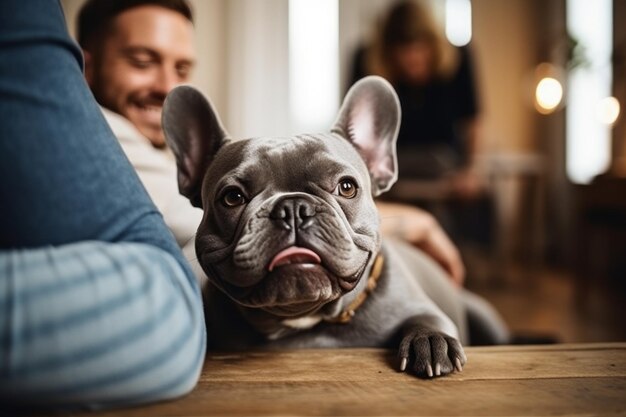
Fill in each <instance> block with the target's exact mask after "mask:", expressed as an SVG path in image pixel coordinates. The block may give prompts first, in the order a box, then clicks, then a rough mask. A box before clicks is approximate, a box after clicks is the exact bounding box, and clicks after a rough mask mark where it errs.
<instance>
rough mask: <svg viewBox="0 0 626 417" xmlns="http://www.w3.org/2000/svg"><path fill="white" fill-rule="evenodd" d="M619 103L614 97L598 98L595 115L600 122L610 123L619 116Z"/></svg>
mask: <svg viewBox="0 0 626 417" xmlns="http://www.w3.org/2000/svg"><path fill="white" fill-rule="evenodd" d="M619 112H620V105H619V101H618V100H617V99H616V98H615V97H606V98H603V99H602V100H600V102H599V103H598V107H597V108H596V116H597V117H598V120H600V122H601V123H604V124H606V125H612V124H613V123H615V121H616V120H617V118H618V117H619Z"/></svg>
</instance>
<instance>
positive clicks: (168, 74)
mask: <svg viewBox="0 0 626 417" xmlns="http://www.w3.org/2000/svg"><path fill="white" fill-rule="evenodd" d="M182 82H183V80H181V79H180V77H179V76H178V74H177V73H176V70H175V69H170V68H165V67H162V68H160V69H159V71H158V73H157V74H156V79H155V82H154V88H155V89H156V90H157V91H158V92H159V93H162V94H163V95H167V93H169V92H170V91H171V90H172V89H173V88H174V87H176V86H177V85H179V84H181V83H182Z"/></svg>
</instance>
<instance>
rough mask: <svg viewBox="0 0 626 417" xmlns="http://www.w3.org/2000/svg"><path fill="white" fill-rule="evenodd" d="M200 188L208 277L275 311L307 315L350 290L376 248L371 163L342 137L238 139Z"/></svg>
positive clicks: (201, 241) (244, 300)
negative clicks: (365, 160) (368, 166)
mask: <svg viewBox="0 0 626 417" xmlns="http://www.w3.org/2000/svg"><path fill="white" fill-rule="evenodd" d="M218 178H219V179H218ZM215 179H218V180H217V181H215ZM202 194H203V195H202V206H203V207H204V209H205V211H206V215H205V217H204V220H203V222H202V224H201V225H200V227H199V229H198V234H197V240H196V249H197V253H198V258H199V260H200V263H201V265H203V267H204V268H205V269H206V272H207V275H209V276H210V277H212V278H213V279H214V280H215V281H216V282H215V283H216V284H217V286H218V287H219V288H221V289H222V290H224V291H225V292H227V293H228V294H229V295H230V296H231V297H232V298H234V299H235V300H236V301H238V302H239V303H241V304H243V305H246V306H249V307H260V308H263V309H265V310H266V311H269V312H271V313H274V314H276V315H281V316H294V315H303V314H308V313H311V312H313V311H315V310H317V309H318V308H319V307H321V306H322V305H323V304H325V303H327V302H328V301H331V300H334V299H336V298H338V297H339V296H340V295H342V294H343V293H344V292H345V291H349V290H351V289H352V288H353V287H354V285H355V284H356V282H357V280H358V279H359V278H360V277H361V274H362V272H363V271H364V270H365V267H366V266H367V263H368V260H369V259H370V258H371V256H372V254H374V253H376V252H377V251H378V249H379V246H380V238H379V236H378V232H377V230H378V220H377V214H376V208H375V206H374V203H373V200H372V197H371V191H370V185H369V176H368V172H367V168H366V166H365V164H364V163H363V161H362V160H361V159H360V157H359V155H358V153H357V152H356V151H355V150H354V148H353V147H352V146H351V145H350V144H349V143H348V142H347V141H346V140H345V139H343V138H340V137H338V136H333V135H324V136H321V135H320V136H297V137H295V138H280V139H277V138H255V139H250V140H246V141H239V142H232V143H230V144H228V145H226V146H224V148H223V149H222V150H220V152H218V154H217V155H216V157H215V160H214V163H213V164H212V166H211V167H210V168H209V170H208V172H207V175H206V177H205V180H204V183H203V193H202Z"/></svg>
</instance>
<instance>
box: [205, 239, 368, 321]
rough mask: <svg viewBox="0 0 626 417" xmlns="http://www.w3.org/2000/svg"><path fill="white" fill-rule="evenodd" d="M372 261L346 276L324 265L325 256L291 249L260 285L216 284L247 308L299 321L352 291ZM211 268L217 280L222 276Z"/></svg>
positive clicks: (281, 255)
mask: <svg viewBox="0 0 626 417" xmlns="http://www.w3.org/2000/svg"><path fill="white" fill-rule="evenodd" d="M368 261H369V257H368V259H367V260H366V262H365V263H364V264H363V265H362V266H360V267H359V268H358V270H357V271H356V272H355V273H352V274H349V275H347V276H345V277H342V276H338V275H337V274H335V273H333V272H332V271H330V270H329V269H328V268H327V267H326V266H324V263H323V261H322V257H320V256H319V255H318V254H317V253H315V252H314V251H312V250H310V249H307V248H302V247H298V246H291V247H288V248H286V249H283V250H281V251H280V252H278V253H277V254H276V255H274V257H273V258H272V259H271V260H270V262H269V263H268V265H267V268H266V275H265V276H264V277H263V279H261V280H260V281H259V282H257V283H256V284H254V285H251V286H248V287H239V286H236V285H233V284H231V283H229V282H228V281H225V280H223V279H219V280H218V281H219V282H217V283H216V285H217V286H218V287H220V288H221V289H222V291H224V292H225V293H226V294H227V295H228V296H229V297H230V298H232V299H233V300H234V301H235V302H237V303H238V304H240V305H242V306H244V307H249V308H259V309H262V310H264V311H266V312H268V313H270V314H273V315H276V316H279V317H285V318H297V317H303V316H307V315H310V314H313V313H315V312H316V311H319V309H321V308H322V307H323V306H324V305H326V304H327V303H329V302H331V301H333V300H336V299H338V298H339V297H341V296H342V295H343V294H345V293H346V292H349V291H350V290H352V289H353V288H354V287H355V286H356V284H357V283H358V282H359V279H360V278H361V276H362V275H363V272H364V270H365V268H366V266H367V263H368ZM211 269H212V270H213V271H211V272H212V273H211V274H210V275H212V276H213V277H218V275H221V274H215V272H217V271H215V270H214V268H211ZM235 273H236V272H235Z"/></svg>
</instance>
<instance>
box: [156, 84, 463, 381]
mask: <svg viewBox="0 0 626 417" xmlns="http://www.w3.org/2000/svg"><path fill="white" fill-rule="evenodd" d="M399 112H400V110H399V105H398V101H397V97H396V96H395V93H394V92H393V89H392V88H391V86H390V85H389V84H388V83H386V82H385V81H384V80H382V79H380V78H376V77H370V78H368V79H366V80H363V81H361V82H359V83H357V84H356V85H355V86H354V87H353V88H352V89H351V90H350V92H349V93H348V96H347V97H346V99H345V101H344V105H343V106H342V109H341V110H340V112H339V116H338V119H337V122H336V123H335V125H334V126H333V129H332V133H330V134H317V135H299V136H296V137H291V138H253V139H247V140H239V141H233V140H231V139H230V138H228V137H227V135H226V133H225V131H224V130H223V128H222V127H221V125H220V122H219V119H218V118H217V115H216V113H215V112H214V111H213V109H212V108H211V106H210V104H209V103H208V102H207V101H206V99H204V98H203V97H202V95H201V94H200V93H198V92H197V91H195V90H193V89H192V88H190V87H179V88H177V89H175V90H173V91H172V93H170V95H169V96H168V98H167V100H166V103H165V109H164V119H163V126H164V129H165V133H166V137H167V139H168V143H169V144H170V146H171V147H172V149H173V151H174V153H175V155H176V158H177V163H178V168H179V188H180V190H181V193H182V194H183V195H186V196H187V197H188V198H189V199H190V201H191V202H192V204H194V205H196V206H198V207H202V208H203V209H204V210H205V216H204V218H203V221H202V223H201V225H200V227H199V228H198V233H197V237H196V252H197V256H198V259H199V262H200V264H201V265H202V267H203V269H204V270H205V272H206V273H207V276H208V277H209V278H210V280H211V286H210V288H209V292H208V297H207V300H206V320H207V326H208V331H209V340H210V342H209V344H210V345H211V346H212V347H213V348H223V349H226V348H229V349H244V348H248V347H266V348H271V347H345V346H353V347H365V346H381V347H382V346H384V347H390V346H392V345H394V344H395V345H398V344H399V346H400V349H399V356H400V358H401V365H400V366H401V368H402V369H404V368H405V367H406V365H407V363H408V361H409V360H410V362H411V364H412V369H413V370H414V371H415V372H416V373H417V374H419V375H424V376H426V375H427V376H433V375H441V374H446V373H449V372H452V371H453V370H454V369H455V368H456V369H458V370H461V368H462V365H463V364H464V363H465V360H466V358H465V354H464V352H463V349H462V347H461V344H460V343H459V341H458V339H459V330H458V327H457V325H455V323H454V322H453V321H452V320H451V319H450V317H448V315H446V314H444V312H443V311H442V310H441V309H440V308H438V307H437V305H436V304H435V303H434V302H433V301H432V300H431V299H430V298H429V297H428V295H427V294H426V292H425V291H424V289H423V287H424V285H423V284H425V283H426V284H428V282H432V281H433V280H435V281H436V280H438V281H441V285H443V286H446V285H449V284H448V283H447V279H446V278H445V276H444V273H443V271H442V270H441V269H440V268H439V267H438V266H437V265H435V264H434V263H433V262H432V261H430V260H429V259H428V258H427V257H425V256H424V255H423V254H421V253H419V252H417V251H413V250H409V249H407V248H406V246H403V245H401V244H399V243H389V244H385V245H383V244H382V242H381V236H380V233H379V230H378V225H379V220H378V213H377V210H376V206H375V204H374V200H373V196H376V195H379V194H380V193H382V192H384V191H386V190H387V189H389V187H390V186H391V185H392V184H393V182H395V180H396V178H397V173H396V171H397V169H396V155H395V140H396V135H397V129H398V123H399V116H400V113H399ZM421 284H422V285H421ZM429 287H432V286H429V285H426V288H427V289H428V288H429ZM439 298H448V300H447V301H442V300H439V301H440V305H442V306H448V307H449V308H450V309H449V311H448V313H449V314H450V315H452V316H454V318H455V321H456V322H457V324H461V323H462V322H463V318H462V313H461V312H460V306H459V303H455V301H454V289H452V288H451V286H450V289H449V291H444V292H442V293H440V294H439Z"/></svg>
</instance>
